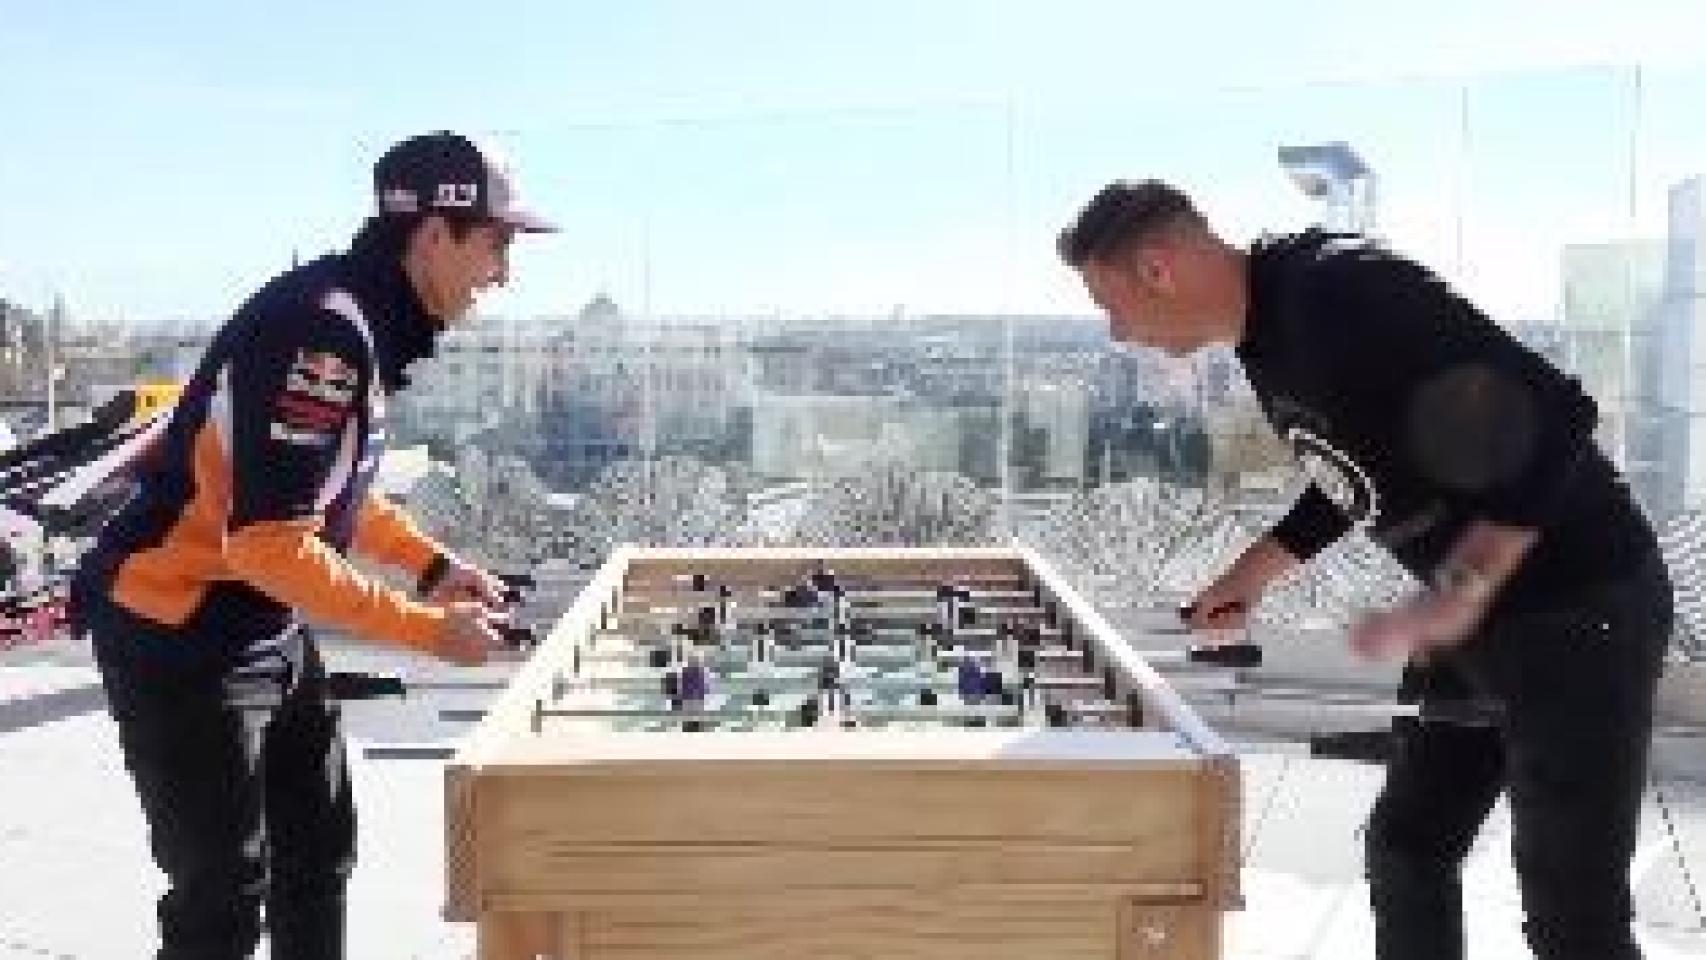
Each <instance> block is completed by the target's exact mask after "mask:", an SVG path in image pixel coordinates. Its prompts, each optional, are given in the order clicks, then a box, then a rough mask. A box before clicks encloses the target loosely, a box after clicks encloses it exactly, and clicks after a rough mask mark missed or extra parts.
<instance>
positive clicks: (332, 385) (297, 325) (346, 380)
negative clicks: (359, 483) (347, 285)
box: [221, 310, 366, 530]
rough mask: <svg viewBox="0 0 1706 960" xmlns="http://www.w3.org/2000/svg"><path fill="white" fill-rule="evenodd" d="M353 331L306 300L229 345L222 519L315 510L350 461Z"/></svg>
mask: <svg viewBox="0 0 1706 960" xmlns="http://www.w3.org/2000/svg"><path fill="white" fill-rule="evenodd" d="M365 357H366V348H365V344H364V343H363V341H362V340H361V334H360V333H359V332H357V331H356V329H355V328H354V327H353V326H352V325H351V324H350V322H349V321H348V320H347V319H345V318H344V317H341V316H339V315H337V314H334V313H331V312H329V311H324V310H313V311H308V312H305V313H303V314H301V315H297V316H288V317H284V316H281V317H276V318H268V319H266V320H265V322H260V323H257V324H255V328H254V333H253V335H252V337H251V338H250V339H249V341H248V342H247V343H244V344H242V345H241V346H240V347H239V348H238V349H237V350H235V351H234V354H233V357H232V360H231V365H230V367H229V369H228V371H227V377H228V380H227V382H226V383H225V384H223V385H222V390H221V392H222V393H224V394H225V396H226V398H227V402H228V403H229V429H230V435H231V446H232V450H231V487H232V490H231V500H232V503H231V521H230V526H231V529H233V530H236V529H239V528H241V527H243V526H246V525H248V524H251V523H256V522H268V521H272V522H277V521H291V520H303V519H308V518H311V517H314V516H317V515H318V514H320V512H321V510H322V509H323V505H324V503H325V502H326V501H327V500H329V499H330V496H331V494H332V493H334V492H335V491H334V490H333V489H332V488H333V487H334V486H335V485H336V483H337V481H338V474H339V473H341V472H345V471H347V470H348V469H349V466H350V465H349V464H346V463H343V462H342V461H343V460H347V459H348V458H349V457H350V455H351V453H352V449H351V448H350V447H349V440H348V439H347V437H346V434H347V432H348V426H349V422H350V419H351V417H352V416H354V412H355V409H356V406H357V404H359V403H361V402H362V394H361V390H362V384H364V383H365V382H366V371H365V369H364V366H365V363H364V362H365Z"/></svg>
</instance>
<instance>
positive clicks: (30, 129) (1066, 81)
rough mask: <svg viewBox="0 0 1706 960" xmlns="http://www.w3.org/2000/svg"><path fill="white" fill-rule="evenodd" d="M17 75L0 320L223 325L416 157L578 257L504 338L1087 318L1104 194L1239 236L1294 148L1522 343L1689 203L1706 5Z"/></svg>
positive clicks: (69, 67)
mask: <svg viewBox="0 0 1706 960" xmlns="http://www.w3.org/2000/svg"><path fill="white" fill-rule="evenodd" d="M1406 8H1407V9H1406ZM1635 63H1639V64H1642V65H1643V69H1642V70H1641V71H1640V72H1639V74H1638V75H1637V73H1636V71H1634V70H1632V69H1629V68H1627V66H1626V65H1628V64H1635ZM0 65H3V66H4V70H5V73H6V77H7V79H6V82H4V83H3V84H0V118H4V120H5V139H6V142H5V146H4V148H3V149H0V185H3V187H4V189H5V194H6V200H5V202H4V204H3V205H0V296H4V297H7V298H10V299H14V300H20V301H22V302H24V303H26V304H29V305H42V304H44V303H45V302H46V301H47V300H48V299H49V298H50V297H51V296H52V294H53V293H55V292H59V293H62V294H63V295H64V296H65V298H66V300H67V302H68V304H69V306H70V307H71V309H72V311H73V312H74V313H77V314H81V315H84V316H90V317H94V318H99V319H112V318H115V317H126V318H132V319H138V320H153V319H164V318H172V317H194V318H209V317H216V316H219V315H222V314H224V313H226V312H228V311H229V310H230V309H231V308H232V307H233V306H234V305H235V304H236V302H237V301H238V299H239V298H240V297H241V296H243V295H244V294H245V293H246V292H247V291H248V290H249V289H251V288H252V287H253V286H254V285H256V284H257V283H259V282H261V281H263V280H264V279H266V277H267V276H269V275H270V274H271V273H272V272H274V271H276V270H277V269H279V268H281V267H283V266H285V265H287V264H288V263H289V261H290V258H291V255H292V253H293V252H295V251H299V252H301V253H302V255H304V256H310V255H313V254H316V253H319V252H321V251H323V250H327V249H331V248H334V247H337V246H340V245H341V244H342V243H343V242H344V241H345V240H346V239H347V237H348V236H349V234H350V232H351V230H352V228H353V227H354V226H355V224H356V223H357V222H358V221H359V219H360V217H361V216H362V215H363V214H364V212H365V211H366V209H367V205H368V203H369V200H368V197H367V186H366V185H367V176H368V167H369V165H370V164H371V162H372V160H373V158H374V156H375V155H376V154H377V153H378V152H379V151H380V150H382V149H383V147H384V146H385V145H386V144H388V143H389V142H390V141H392V140H394V139H396V138H398V137H400V136H403V135H407V134H409V133H414V132H417V131H420V130H425V129H432V128H437V127H452V128H456V129H461V130H466V131H470V132H475V133H482V134H495V135H496V136H497V137H498V139H500V140H501V141H502V142H503V143H504V145H505V146H506V147H507V149H508V150H509V152H510V153H511V154H512V155H513V156H514V157H515V159H516V160H517V161H518V165H519V168H520V172H521V177H522V182H523V186H524V188H526V189H528V190H529V191H530V192H531V193H532V194H533V196H534V197H535V199H536V200H537V202H538V204H539V205H540V206H543V207H544V208H546V209H547V210H548V211H549V212H551V213H553V214H554V215H556V216H557V217H558V218H559V219H561V220H562V221H563V222H564V223H565V224H566V225H567V226H568V232H567V233H566V234H564V235H563V236H560V237H554V238H549V239H543V240H538V241H535V242H526V241H524V242H523V244H522V245H521V249H520V250H519V251H518V255H517V258H516V280H515V282H514V284H512V289H510V290H507V291H504V292H503V293H501V294H500V295H498V296H496V297H494V298H493V299H492V300H491V301H490V303H489V304H488V308H487V309H488V310H490V311H494V312H509V313H528V314H536V313H554V312H570V311H572V310H574V309H575V308H577V307H578V306H579V305H580V304H581V303H583V302H584V301H585V300H587V299H588V298H590V297H591V296H593V295H594V294H596V293H598V292H608V293H609V294H611V295H612V296H614V297H616V298H617V299H618V300H619V301H620V302H622V303H623V304H625V305H627V306H629V307H631V308H635V309H641V308H644V307H647V306H649V307H650V309H652V310H653V311H656V312H660V313H662V312H695V313H717V312H736V311H768V310H802V311H816V310H832V311H866V310H887V309H890V308H892V307H893V306H895V305H905V306H906V307H907V308H909V309H913V310H918V311H925V310H999V309H1004V308H1005V309H1014V310H1023V311H1074V312H1079V311H1086V310H1088V309H1089V305H1088V302H1087V301H1086V300H1085V299H1084V298H1083V296H1082V294H1081V293H1080V292H1079V291H1078V290H1077V289H1076V286H1075V285H1074V284H1073V283H1072V282H1071V278H1070V277H1069V276H1068V275H1066V273H1065V272H1064V271H1063V270H1062V269H1061V268H1060V267H1059V266H1058V265H1057V264H1056V263H1055V262H1054V260H1053V258H1052V253H1051V246H1052V238H1053V235H1054V233H1055V231H1056V230H1057V229H1058V228H1059V226H1060V225H1061V223H1062V222H1063V221H1064V220H1065V219H1066V218H1067V217H1069V216H1070V215H1071V214H1072V212H1073V210H1074V208H1075V207H1076V206H1077V205H1078V204H1079V203H1081V202H1082V201H1083V200H1084V199H1085V198H1086V197H1087V196H1088V194H1089V193H1090V192H1091V191H1093V190H1094V189H1095V187H1096V186H1098V185H1100V184H1101V183H1102V182H1104V181H1106V180H1108V179H1111V178H1113V177H1119V176H1145V175H1159V176H1164V177H1169V178H1172V179H1175V180H1177V181H1179V182H1181V183H1182V184H1184V185H1185V186H1187V187H1189V188H1190V189H1192V190H1193V191H1195V192H1196V193H1197V194H1198V195H1199V196H1200V198H1201V200H1202V202H1203V204H1204V206H1205V207H1206V208H1207V209H1208V211H1209V212H1210V214H1211V215H1212V216H1213V217H1214V218H1215V219H1217V220H1218V221H1220V222H1222V223H1223V224H1225V226H1226V229H1227V231H1228V232H1229V233H1231V234H1232V235H1234V236H1236V237H1238V238H1240V239H1242V238H1246V237H1248V236H1250V235H1251V234H1252V233H1254V232H1256V231H1258V230H1260V229H1264V228H1281V227H1286V226H1295V225H1298V224H1301V223H1303V222H1305V221H1306V220H1307V219H1308V218H1309V216H1310V208H1309V206H1308V204H1307V203H1306V202H1305V201H1304V200H1303V199H1302V198H1301V197H1299V196H1298V195H1297V194H1296V191H1295V190H1293V189H1292V188H1291V187H1290V185H1289V184H1288V183H1287V182H1286V180H1285V179H1284V177H1283V176H1282V175H1281V174H1280V172H1279V170H1278V168H1277V166H1276V164H1275V162H1274V152H1275V149H1276V148H1277V147H1278V146H1279V145H1280V144H1283V143H1296V142H1308V141H1313V140H1325V139H1346V140H1349V141H1351V142H1352V143H1353V144H1355V145H1356V146H1357V148H1358V149H1359V150H1360V151H1361V152H1362V153H1363V154H1364V155H1365V156H1366V157H1367V158H1368V159H1369V161H1370V162H1371V163H1372V164H1373V166H1374V167H1375V168H1376V170H1377V171H1378V172H1379V174H1380V176H1381V217H1382V226H1383V227H1384V230H1385V232H1386V233H1388V234H1389V235H1390V236H1391V237H1392V239H1393V240H1394V242H1395V243H1397V244H1398V245H1400V246H1401V247H1404V248H1405V249H1408V250H1412V251H1414V252H1416V253H1417V254H1418V255H1420V256H1423V257H1424V258H1426V259H1428V260H1430V262H1433V263H1435V264H1436V265H1437V266H1439V267H1440V268H1441V269H1442V270H1444V271H1446V272H1447V273H1449V274H1451V275H1453V276H1457V277H1459V278H1460V279H1461V280H1462V281H1463V282H1464V283H1465V285H1466V286H1468V287H1469V288H1470V290H1471V291H1472V292H1473V293H1475V294H1476V295H1477V296H1478V297H1480V298H1481V299H1483V301H1484V302H1486V303H1487V304H1488V305H1489V306H1491V307H1493V308H1494V309H1495V310H1497V311H1499V312H1501V313H1502V314H1503V315H1506V316H1513V317H1515V316H1521V317H1522V318H1523V319H1530V318H1532V317H1533V316H1545V315H1547V314H1548V313H1549V312H1550V311H1551V310H1552V308H1553V306H1552V305H1553V303H1554V302H1555V301H1556V299H1557V295H1558V291H1557V284H1558V278H1557V260H1558V246H1559V245H1560V244H1561V243H1564V242H1568V241H1581V240H1595V239H1606V238H1615V237H1621V236H1629V235H1635V234H1641V233H1648V234H1653V235H1657V234H1659V233H1660V232H1661V231H1662V229H1663V211H1664V206H1663V205H1664V200H1665V191H1666V189H1667V188H1668V186H1669V185H1671V184H1672V183H1674V182H1675V181H1676V180H1678V179H1681V178H1682V177H1685V176H1689V175H1693V174H1696V173H1700V172H1706V117H1703V116H1702V114H1701V112H1700V111H1701V107H1700V104H1702V103H1706V4H1702V3H1700V2H1698V0H1675V2H1636V0H1607V2H1595V3H1569V2H1564V0H1549V2H1498V0H1435V2H1431V3H1426V4H1423V3H1416V4H1408V5H1404V6H1402V7H1401V6H1400V5H1399V4H1395V3H1369V2H1367V0H1359V2H1318V3H1308V2H1293V3H1289V4H1274V3H1268V2H1258V0H1249V2H1226V0H1219V2H1215V0H1199V2H1196V3H1166V4H1160V3H1150V2H1136V0H1108V2H1073V0H1050V2H1041V0H1036V2H1028V3H1026V2H994V0H964V2H961V0H939V2H931V0H911V2H894V0H865V2H860V3H824V2H809V0H808V2H801V0H793V2H756V0H725V2H720V3H710V2H697V3H695V2H686V0H680V2H646V0H632V2H622V3H616V2H569V0H557V2H540V3H504V2H497V0H488V2H485V3H481V4H470V3H467V2H461V3H445V2H440V0H415V2H411V3H407V4H402V3H379V2H363V3H351V2H348V0H340V2H330V0H294V2H291V3H244V2H239V0H218V2H214V0H196V2H185V0H152V2H148V3H124V2H120V0H106V2H100V3H93V2H80V0H56V2H51V3H47V2H39V0H0ZM1616 65H1625V66H1616ZM1470 75H1473V77H1472V78H1470V79H1467V80H1465V79H1464V78H1465V77H1466V76H1470Z"/></svg>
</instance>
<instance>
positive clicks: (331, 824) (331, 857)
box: [80, 600, 355, 960]
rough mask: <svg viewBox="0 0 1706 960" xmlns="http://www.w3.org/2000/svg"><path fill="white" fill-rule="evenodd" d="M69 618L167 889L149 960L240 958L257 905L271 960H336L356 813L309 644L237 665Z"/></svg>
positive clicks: (97, 615)
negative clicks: (84, 642)
mask: <svg viewBox="0 0 1706 960" xmlns="http://www.w3.org/2000/svg"><path fill="white" fill-rule="evenodd" d="M80 617H81V619H82V623H83V625H84V626H85V627H86V628H87V629H88V630H89V632H90V635H91V639H92V640H93V643H94V647H95V650H96V656H97V660H98V662H99V664H100V667H101V676H102V680H103V682H104V684H105V687H106V691H107V696H108V701H109V703H110V705H111V710H112V714H113V717H114V718H115V719H116V720H117V721H118V725H119V737H120V742H121V743H122V745H123V747H124V757H125V765H126V767H127V768H128V769H129V771H130V775H131V778H132V779H133V781H134V782H135V785H136V793H137V796H138V797H139V798H140V799H141V801H142V811H143V814H144V815H145V817H146V819H147V821H148V831H149V844H150V847H151V848H152V850H153V854H154V860H155V862H156V863H157V864H159V866H160V869H161V870H162V871H163V872H164V873H165V874H166V878H167V880H168V882H169V885H170V888H169V889H168V890H167V892H166V894H165V895H164V896H163V897H161V899H160V903H159V919H160V940H161V947H160V952H159V954H158V960H245V958H248V957H251V956H252V955H253V953H254V951H255V948H256V946H257V944H258V942H259V940H260V933H261V914H262V906H263V904H264V905H265V912H266V923H267V932H268V936H269V938H270V947H271V956H272V957H273V960H341V958H342V957H343V956H344V890H345V886H346V882H347V880H348V878H349V874H350V870H351V868H352V867H353V866H354V863H355V808H354V803H353V799H352V795H351V791H350V781H349V771H348V766H347V762H346V758H345V753H344V741H343V736H342V733H341V730H340V726H339V719H338V714H337V711H336V707H335V705H333V704H330V703H328V702H327V699H326V690H325V687H326V684H325V671H324V668H323V666H322V665H321V662H320V657H319V653H318V650H317V649H316V647H315V645H314V643H313V640H312V638H311V637H310V636H309V635H308V634H307V632H306V631H304V630H301V629H299V628H294V629H292V630H291V631H289V632H288V633H287V634H285V635H284V636H282V637H281V638H280V640H281V648H282V651H281V652H277V651H275V652H273V653H272V654H270V655H267V656H248V657H244V656H236V655H232V654H228V653H220V652H216V651H217V649H219V647H220V645H219V644H216V643H213V642H207V643H205V644H204V647H205V649H202V650H196V649H193V647H192V645H194V644H197V643H202V642H203V641H212V640H213V638H204V637H193V636H184V635H182V634H181V633H179V632H176V631H164V630H162V629H161V628H159V627H157V626H155V625H153V624H151V623H150V622H148V621H145V620H141V619H139V618H136V617H133V616H131V615H129V614H128V613H127V612H126V611H124V610H123V609H122V608H119V607H116V606H114V605H112V604H110V603H106V602H103V601H99V600H97V601H95V602H93V603H88V602H85V603H83V604H81V610H80ZM226 639H227V643H226V644H224V649H226V650H229V649H230V648H231V644H230V643H229V642H228V641H229V638H226Z"/></svg>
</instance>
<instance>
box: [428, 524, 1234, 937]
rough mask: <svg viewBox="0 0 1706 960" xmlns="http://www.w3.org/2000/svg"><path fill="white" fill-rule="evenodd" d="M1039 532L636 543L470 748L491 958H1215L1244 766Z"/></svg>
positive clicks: (464, 912) (1176, 668) (1173, 663)
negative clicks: (981, 538)
mask: <svg viewBox="0 0 1706 960" xmlns="http://www.w3.org/2000/svg"><path fill="white" fill-rule="evenodd" d="M1239 655H1240V654H1239V649H1238V648H1236V647H1231V648H1219V649H1205V650H1201V651H1195V650H1193V651H1190V652H1178V653H1174V652H1169V653H1167V654H1144V653H1140V652H1139V651H1138V650H1137V649H1135V648H1134V647H1133V646H1132V645H1130V644H1128V643H1127V642H1126V641H1125V640H1123V639H1122V638H1121V637H1120V636H1119V635H1118V634H1116V633H1115V631H1114V630H1113V629H1112V628H1110V627H1109V626H1108V624H1107V623H1106V622H1105V621H1104V620H1103V619H1102V618H1101V616H1100V615H1099V614H1098V613H1097V612H1096V611H1095V610H1094V609H1092V608H1091V607H1090V605H1089V604H1088V603H1086V602H1085V601H1084V600H1083V599H1082V598H1081V597H1079V596H1078V594H1077V593H1076V592H1075V591H1074V590H1073V589H1072V588H1071V587H1070V586H1069V585H1067V584H1066V583H1065V582H1064V581H1063V580H1062V579H1061V578H1059V577H1058V576H1057V575H1055V574H1054V573H1053V572H1052V571H1051V570H1050V568H1049V567H1048V565H1047V564H1046V563H1045V562H1043V561H1042V560H1041V559H1040V558H1039V557H1037V556H1036V555H1035V554H1033V553H1031V552H1029V551H1025V550H1020V549H898V548H897V549H845V550H811V551H806V550H794V549H784V550H733V549H729V550H714V549H703V550H698V549H696V550H662V549H634V548H624V549H622V550H619V551H617V552H616V554H614V555H613V557H612V558H611V560H610V561H609V562H608V563H607V564H606V565H605V566H604V567H603V568H602V569H601V570H600V571H599V572H598V573H597V575H596V576H595V577H594V579H593V580H592V582H591V583H590V584H589V585H588V587H587V588H586V589H585V591H584V592H583V593H582V594H581V595H580V596H579V598H578V599H577V600H576V602H575V603H574V604H573V605H572V606H571V607H570V609H569V610H568V612H567V613H566V614H565V615H564V616H563V618H562V619H561V620H560V621H559V622H558V623H557V624H556V626H555V627H554V628H553V629H552V630H551V631H550V633H549V635H548V636H546V637H545V638H544V640H543V641H542V642H541V643H539V644H538V646H537V647H536V648H535V649H534V650H533V651H532V653H531V654H530V655H529V656H528V658H527V660H526V661H525V662H524V663H523V664H522V665H521V666H520V668H519V669H518V671H517V672H516V674H515V675H514V677H513V679H512V680H511V681H510V682H509V683H508V685H507V686H506V687H505V689H504V690H503V691H502V693H501V694H499V696H498V697H497V699H496V700H495V701H494V702H493V704H492V706H491V707H490V709H489V710H487V711H486V713H485V714H484V716H483V717H482V718H481V719H480V720H479V721H478V723H477V724H476V725H475V726H474V727H473V728H472V729H471V730H470V731H469V734H468V736H467V738H466V739H465V740H464V741H463V742H462V745H461V747H460V748H459V749H458V751H457V752H456V754H455V757H454V758H453V759H452V761H451V762H450V765H449V766H448V767H447V770H446V775H445V776H446V804H447V807H446V832H447V843H448V850H447V854H448V855H447V861H446V862H447V901H446V914H447V916H448V917H450V918H451V919H454V920H464V921H473V922H477V923H478V929H479V943H480V954H479V955H480V957H481V958H483V960H522V958H526V960H535V958H540V957H544V958H551V960H583V958H586V960H606V958H622V960H642V958H646V960H665V958H717V960H767V958H778V960H780V958H787V960H797V958H800V957H835V958H873V960H875V958H883V960H911V958H917V960H926V958H928V960H960V958H964V960H972V958H978V960H996V958H1013V960H1020V958H1023V960H1042V958H1047V960H1068V958H1086V960H1088V958H1108V960H1114V958H1117V960H1138V958H1145V960H1147V958H1171V960H1208V958H1215V957H1219V956H1220V940H1221V924H1222V916H1221V915H1222V913H1223V912H1224V911H1226V910H1228V909H1233V908H1235V907H1236V905H1237V903H1238V899H1239V890H1238V873H1239V863H1238V857H1239V844H1238V823H1239V800H1240V779H1239V769H1238V762H1237V758H1236V756H1235V755H1234V754H1233V752H1232V750H1231V748H1230V747H1229V745H1228V744H1227V743H1226V742H1224V741H1223V740H1222V739H1221V737H1220V736H1219V735H1217V734H1216V733H1215V732H1214V731H1213V730H1211V729H1210V728H1209V727H1208V726H1207V725H1206V724H1205V723H1204V722H1203V721H1202V720H1201V718H1200V717H1199V716H1198V715H1197V714H1196V713H1194V712H1193V711H1192V709H1191V707H1190V706H1188V704H1187V702H1186V700H1185V699H1184V698H1183V697H1182V696H1180V694H1179V693H1178V691H1176V690H1175V689H1174V684H1175V683H1188V682H1190V680H1191V678H1192V677H1193V676H1196V675H1199V674H1210V673H1212V672H1213V671H1215V670H1216V669H1221V668H1224V667H1227V666H1234V667H1236V666H1238V665H1239V664H1238V663H1237V660H1238V657H1239Z"/></svg>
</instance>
